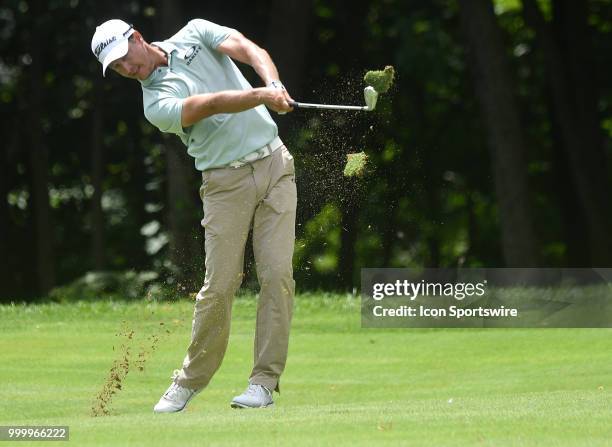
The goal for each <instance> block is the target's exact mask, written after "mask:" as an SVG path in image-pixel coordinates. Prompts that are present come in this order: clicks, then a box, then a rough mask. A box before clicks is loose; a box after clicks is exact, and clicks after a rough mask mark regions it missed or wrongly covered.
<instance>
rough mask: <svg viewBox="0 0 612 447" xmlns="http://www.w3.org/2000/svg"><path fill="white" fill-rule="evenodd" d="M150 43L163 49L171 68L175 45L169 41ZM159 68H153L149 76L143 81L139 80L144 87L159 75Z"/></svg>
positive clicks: (176, 49) (175, 49)
mask: <svg viewBox="0 0 612 447" xmlns="http://www.w3.org/2000/svg"><path fill="white" fill-rule="evenodd" d="M151 45H155V46H156V47H159V48H161V49H162V50H164V51H165V53H166V54H167V55H168V68H169V69H172V65H173V60H174V54H173V53H174V52H176V51H178V48H177V47H176V45H174V44H172V43H170V42H151ZM159 68H160V67H157V68H156V69H155V70H153V71H152V72H151V74H150V75H149V77H148V78H147V79H145V80H143V81H140V83H141V84H142V85H144V86H145V87H146V86H148V85H150V84H151V83H152V82H153V81H154V80H155V79H156V78H157V76H158V75H159V73H160V70H159Z"/></svg>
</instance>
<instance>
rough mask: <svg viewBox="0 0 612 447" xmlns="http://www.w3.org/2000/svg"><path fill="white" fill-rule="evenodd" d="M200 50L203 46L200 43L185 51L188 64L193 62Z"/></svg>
mask: <svg viewBox="0 0 612 447" xmlns="http://www.w3.org/2000/svg"><path fill="white" fill-rule="evenodd" d="M200 50H201V47H200V46H199V45H194V46H192V47H191V48H189V49H188V50H187V52H186V53H185V60H186V61H187V65H189V64H191V62H193V60H194V59H195V57H196V56H197V55H198V53H199V52H200Z"/></svg>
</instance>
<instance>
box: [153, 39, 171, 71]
mask: <svg viewBox="0 0 612 447" xmlns="http://www.w3.org/2000/svg"><path fill="white" fill-rule="evenodd" d="M149 49H150V51H151V52H152V54H153V60H154V68H157V67H162V66H164V67H165V66H167V65H168V53H166V52H165V51H164V50H163V49H162V48H160V47H158V46H157V45H149Z"/></svg>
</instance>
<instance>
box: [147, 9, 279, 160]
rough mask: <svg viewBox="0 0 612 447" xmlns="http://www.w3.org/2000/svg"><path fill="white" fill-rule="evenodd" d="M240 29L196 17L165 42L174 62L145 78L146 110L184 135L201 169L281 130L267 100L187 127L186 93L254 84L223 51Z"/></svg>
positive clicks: (261, 143) (257, 144)
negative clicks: (183, 115)
mask: <svg viewBox="0 0 612 447" xmlns="http://www.w3.org/2000/svg"><path fill="white" fill-rule="evenodd" d="M233 31H234V30H233V29H231V28H226V27H224V26H219V25H217V24H214V23H212V22H209V21H206V20H202V19H195V20H191V21H190V22H189V23H188V24H187V25H186V26H185V27H184V28H183V29H181V30H180V31H179V32H178V33H176V34H175V35H174V36H172V37H171V38H170V39H167V40H165V41H163V42H153V43H152V44H153V45H156V46H158V47H160V48H162V49H163V50H164V51H165V52H166V53H168V55H169V56H168V66H167V67H158V68H156V69H155V70H153V72H152V73H151V75H150V76H149V77H148V78H147V79H145V80H144V81H141V85H142V95H143V104H144V114H145V117H146V118H147V120H148V121H149V122H151V123H152V124H153V125H154V126H155V127H157V128H158V129H159V130H161V131H162V132H169V133H174V134H176V135H178V136H179V137H180V138H181V140H182V141H183V143H184V144H185V145H186V146H187V152H188V153H189V155H191V156H192V157H193V158H195V166H196V168H197V169H198V170H200V171H205V170H207V169H212V168H217V167H221V166H225V165H227V164H228V163H231V162H232V161H235V160H238V159H239V158H242V157H244V156H245V155H247V154H249V153H251V152H253V151H255V150H257V149H259V148H261V147H262V146H265V145H266V144H268V143H270V142H271V141H272V140H273V139H274V138H276V136H277V135H278V128H277V127H276V123H275V122H274V121H273V120H272V117H271V116H270V113H268V110H267V109H266V107H265V106H264V105H260V106H257V107H255V108H253V109H249V110H246V111H244V112H240V113H221V114H216V115H213V116H210V117H208V118H205V119H203V120H200V121H198V122H197V123H195V124H194V125H192V126H190V127H188V128H183V127H181V110H182V107H183V101H184V100H185V98H187V97H189V96H192V95H197V94H201V93H214V92H219V91H223V90H248V89H251V88H252V87H251V85H250V84H249V82H248V81H247V80H246V79H245V78H244V76H243V75H242V73H241V72H240V70H238V67H236V64H234V62H233V61H232V60H231V58H230V57H228V56H227V55H225V54H223V53H221V52H219V51H217V49H216V48H217V47H218V46H219V44H221V43H222V42H223V41H224V40H225V39H226V38H227V37H228V36H229V35H230V33H231V32H233Z"/></svg>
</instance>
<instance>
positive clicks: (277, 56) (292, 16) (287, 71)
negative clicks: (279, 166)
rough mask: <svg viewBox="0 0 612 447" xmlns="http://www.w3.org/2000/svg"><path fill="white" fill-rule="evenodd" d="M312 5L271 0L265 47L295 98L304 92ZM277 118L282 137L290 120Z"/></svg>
mask: <svg viewBox="0 0 612 447" xmlns="http://www.w3.org/2000/svg"><path fill="white" fill-rule="evenodd" d="M313 8H314V5H313V2H312V0H272V2H271V5H270V22H269V25H268V26H269V29H268V38H267V43H266V50H267V51H268V53H270V55H271V56H272V60H273V61H274V63H275V64H276V67H277V68H278V73H279V76H280V78H281V81H282V82H283V84H284V85H285V87H286V88H287V91H288V92H289V94H290V95H291V96H292V97H293V98H294V99H296V100H297V101H299V98H301V97H302V93H303V79H304V71H305V70H306V68H307V62H308V59H307V55H308V42H309V39H308V38H309V36H310V24H311V22H312V16H313ZM275 118H276V116H275ZM276 121H277V124H278V130H279V135H280V136H281V138H282V137H284V136H286V133H287V132H288V130H289V128H288V124H289V122H290V121H289V120H287V119H286V118H280V119H277V120H276ZM287 136H288V135H287Z"/></svg>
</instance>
